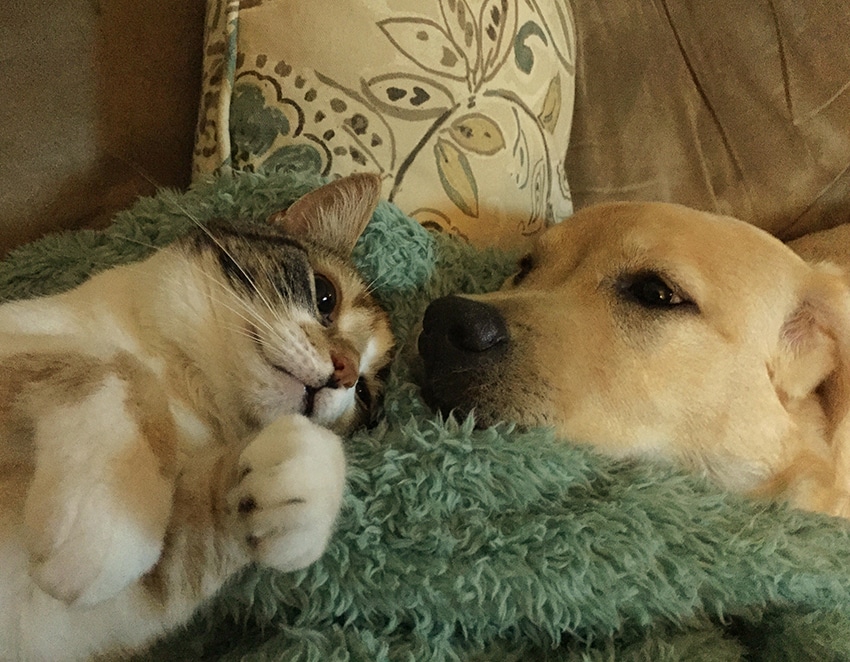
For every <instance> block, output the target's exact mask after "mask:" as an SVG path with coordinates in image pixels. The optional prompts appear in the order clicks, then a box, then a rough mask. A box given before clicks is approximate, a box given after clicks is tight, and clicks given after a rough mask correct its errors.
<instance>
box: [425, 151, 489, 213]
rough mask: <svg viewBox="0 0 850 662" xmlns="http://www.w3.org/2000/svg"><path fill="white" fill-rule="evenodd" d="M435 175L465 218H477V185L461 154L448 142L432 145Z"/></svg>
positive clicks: (467, 162) (467, 161)
mask: <svg viewBox="0 0 850 662" xmlns="http://www.w3.org/2000/svg"><path fill="white" fill-rule="evenodd" d="M434 156H435V157H436V159H437V173H438V174H439V176H440V183H441V184H442V185H443V190H445V192H446V195H448V196H449V199H450V200H451V201H452V202H453V203H454V204H455V205H456V206H457V208H458V209H460V210H461V211H462V212H463V213H464V214H466V215H467V216H471V217H473V218H478V184H477V183H476V181H475V175H474V174H473V172H472V168H471V167H470V165H469V160H468V159H467V158H466V156H465V155H464V153H463V152H461V151H460V150H459V149H458V148H457V147H456V146H455V145H453V144H452V143H450V142H449V141H448V140H444V139H442V138H438V139H437V142H436V144H435V145H434Z"/></svg>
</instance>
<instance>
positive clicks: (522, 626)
mask: <svg viewBox="0 0 850 662" xmlns="http://www.w3.org/2000/svg"><path fill="white" fill-rule="evenodd" d="M315 185H316V182H315V181H314V180H305V179H303V178H299V177H298V176H292V175H275V176H269V177H264V176H260V175H244V176H240V177H238V178H236V179H234V180H220V181H217V182H215V183H213V184H211V185H209V186H203V187H200V188H198V189H197V190H195V191H192V192H190V193H188V194H186V195H183V196H179V198H175V196H174V195H173V194H167V193H165V194H162V195H160V196H159V197H157V198H155V199H150V200H143V201H141V202H140V203H139V204H138V205H137V206H136V207H135V208H134V209H133V210H132V211H131V212H130V213H126V214H123V215H121V216H120V217H119V218H118V219H117V222H116V224H115V225H114V226H113V227H111V228H110V229H109V230H107V231H106V232H104V233H88V232H85V233H75V234H72V235H66V236H64V237H53V238H49V239H46V240H44V241H42V242H39V243H38V244H35V245H32V246H29V247H26V248H24V249H22V250H20V251H18V252H17V253H15V254H14V255H12V256H10V258H9V259H8V260H7V261H5V262H3V263H0V284H2V289H0V291H1V292H2V293H3V294H5V295H6V296H8V297H21V296H26V295H34V294H37V293H42V292H45V291H46V290H51V291H53V290H55V289H58V288H65V287H68V286H69V285H70V284H72V283H74V282H77V281H78V279H81V278H82V277H84V275H85V274H87V273H88V272H89V271H91V270H92V269H93V268H103V267H105V266H108V265H110V264H114V263H115V262H117V261H126V260H129V259H132V258H135V257H137V256H139V254H140V253H142V252H145V250H146V249H145V248H144V247H143V246H141V245H140V244H139V242H143V243H145V244H148V243H163V242H166V241H169V240H170V239H172V238H173V237H174V236H175V235H178V234H180V233H182V232H184V231H185V230H186V228H187V221H186V219H185V218H184V216H183V214H182V212H181V211H180V209H179V208H178V207H177V206H176V205H175V200H179V203H180V206H185V207H188V208H189V209H191V210H193V211H194V212H195V213H196V214H198V215H199V217H200V218H201V219H211V218H215V217H233V216H239V217H245V218H254V219H257V220H262V219H263V218H265V216H266V215H268V214H269V213H271V212H273V211H275V210H276V209H278V208H280V207H281V206H285V204H286V202H288V201H290V200H292V199H294V198H295V197H297V196H298V195H300V194H301V193H303V192H304V190H305V189H306V188H308V187H310V186H315ZM355 253H356V255H357V256H358V260H359V263H360V265H361V267H362V268H363V269H364V270H365V272H366V273H367V275H368V278H369V279H370V280H374V285H375V289H376V294H377V295H378V296H379V297H380V300H381V302H382V303H383V304H384V305H385V306H387V307H388V309H389V310H390V312H391V318H392V323H393V328H394V330H395V331H396V333H397V334H398V336H399V337H400V338H402V339H403V340H404V345H403V346H402V349H401V352H400V353H399V354H398V357H397V359H396V361H395V363H394V366H393V371H392V373H391V375H390V379H389V383H388V389H387V395H386V399H385V405H384V409H385V414H384V416H383V419H382V422H381V423H380V424H379V426H378V427H377V428H376V429H375V430H372V431H368V432H367V431H362V432H360V433H358V434H355V435H354V436H353V437H352V438H351V439H350V440H348V441H347V442H346V451H347V456H348V462H349V491H348V493H347V495H346V498H345V506H344V508H343V511H342V515H341V519H340V520H339V522H338V527H337V533H336V535H335V536H334V537H333V538H332V540H331V542H330V545H329V548H328V551H327V552H326V554H325V556H324V557H323V558H322V559H321V560H320V561H319V562H317V563H316V564H314V565H312V566H311V567H310V568H308V569H307V570H304V571H299V572H296V573H289V574H280V573H276V572H272V571H267V570H266V571H264V570H260V569H258V568H251V569H248V570H247V571H246V572H245V573H243V575H242V576H241V577H239V578H237V579H236V580H235V581H233V582H232V583H231V584H230V585H229V587H227V589H226V590H225V592H224V593H223V594H222V595H221V596H220V598H219V599H217V600H216V601H214V602H213V603H211V604H210V605H209V607H208V609H207V610H205V611H204V612H203V613H202V614H201V615H199V617H198V618H197V619H196V621H195V622H194V624H193V625H192V626H191V627H190V628H189V629H188V630H186V631H185V632H181V633H177V634H175V635H174V636H173V637H171V638H169V639H168V640H166V641H164V642H163V643H162V644H161V645H160V646H159V647H157V649H155V650H154V651H152V652H151V653H150V655H149V656H148V657H147V658H146V659H149V660H151V661H153V660H157V661H162V660H187V659H193V660H204V659H206V660H240V659H248V660H261V659H286V660H310V661H315V662H327V661H331V660H358V661H360V660H369V661H372V660H387V661H389V660H392V661H397V660H411V661H413V660H415V661H417V662H418V661H421V660H488V661H490V660H517V661H519V660H559V661H567V660H569V661H570V662H573V661H575V662H578V661H581V662H585V661H588V660H590V661H600V662H601V661H603V660H605V661H607V660H617V661H618V662H621V661H626V662H629V661H634V662H638V661H646V660H653V661H664V662H667V661H673V660H682V661H686V660H687V661H689V662H690V661H694V660H698V661H705V662H720V661H724V662H726V661H730V662H731V661H741V662H743V660H745V659H746V660H794V661H795V662H798V661H806V660H812V661H820V660H826V659H848V658H850V617H848V611H850V610H848V607H847V606H848V605H850V573H848V568H850V534H848V531H847V529H846V527H845V525H844V524H843V523H838V522H835V521H831V520H829V519H827V518H824V517H820V516H814V515H806V514H803V513H799V512H792V511H789V510H786V509H784V508H782V507H779V506H773V505H766V504H762V503H759V502H753V501H745V500H742V499H739V498H737V497H734V496H730V495H727V494H723V493H722V492H720V491H718V490H717V489H716V488H714V487H711V486H708V485H706V484H705V483H703V482H702V481H700V480H698V479H695V478H693V477H691V476H685V475H682V474H679V473H677V472H675V471H673V470H671V469H670V468H669V467H665V466H659V465H655V464H652V463H646V462H638V461H629V462H621V461H613V460H610V459H606V458H602V457H600V456H597V455H595V454H594V453H593V452H591V451H588V450H586V449H581V448H576V447H572V446H570V445H568V444H564V443H563V441H562V440H556V439H554V438H553V436H552V435H551V433H548V432H545V431H541V430H531V431H528V432H525V433H520V432H518V431H516V430H512V429H511V428H510V427H506V426H497V427H495V428H488V429H484V430H477V429H474V427H473V426H472V425H471V424H470V423H465V424H463V425H457V424H454V423H446V422H443V421H441V420H439V419H436V418H434V417H433V416H432V415H431V414H430V413H429V410H428V408H427V407H425V405H424V404H423V403H422V401H421V400H420V398H419V392H418V389H417V388H416V387H415V386H414V385H413V381H412V379H411V376H412V375H411V370H412V369H413V362H412V360H411V358H412V356H414V355H415V339H416V336H417V329H416V328H415V326H416V324H417V322H418V320H419V319H421V315H422V312H423V311H424V308H425V306H426V305H427V303H428V301H430V300H431V299H433V298H435V297H437V296H441V295H444V294H448V293H450V292H455V291H458V290H460V291H465V292H481V291H485V290H491V289H494V288H496V287H497V286H498V284H499V283H500V282H501V281H502V280H503V279H504V278H505V277H506V276H507V275H508V273H509V272H510V271H511V270H512V269H513V265H514V261H515V258H516V256H506V255H501V254H497V253H480V252H477V251H474V250H472V249H470V248H468V247H465V246H463V245H461V244H459V243H456V242H454V241H452V240H451V239H448V238H445V237H441V236H433V235H429V234H428V233H427V232H425V231H423V230H422V229H421V228H420V227H419V226H417V225H416V224H415V223H414V222H412V221H411V220H410V219H407V218H406V217H404V216H403V215H402V214H400V213H399V211H398V210H397V209H395V208H394V207H392V206H390V205H386V204H382V205H380V206H379V209H378V212H377V214H376V216H375V218H374V220H373V223H372V224H371V225H370V226H369V227H368V228H367V230H366V233H365V235H364V237H363V239H362V240H361V243H360V244H359V245H358V247H357V248H356V250H355Z"/></svg>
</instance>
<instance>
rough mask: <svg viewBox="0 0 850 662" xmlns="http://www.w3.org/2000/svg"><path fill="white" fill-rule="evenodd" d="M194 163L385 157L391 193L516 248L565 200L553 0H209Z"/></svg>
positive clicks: (569, 81)
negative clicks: (235, 0)
mask: <svg viewBox="0 0 850 662" xmlns="http://www.w3.org/2000/svg"><path fill="white" fill-rule="evenodd" d="M206 49H207V50H206V67H205V90H204V95H203V100H202V108H201V116H200V120H199V126H198V136H197V144H196V152H195V172H196V175H197V176H202V175H205V174H207V173H211V172H216V171H221V170H222V169H224V170H227V169H242V170H253V169H257V168H260V167H264V168H297V169H308V170H314V171H316V172H317V173H319V174H321V175H323V176H326V177H334V176H342V175H346V174H350V173H352V172H359V171H372V172H378V173H380V175H381V176H382V178H383V182H384V190H383V193H384V195H385V197H386V198H387V199H389V200H390V201H391V202H393V203H395V204H396V205H398V206H399V207H400V208H401V209H402V210H403V211H404V212H406V213H407V214H409V215H410V216H412V217H414V218H416V219H417V220H418V221H420V222H421V223H423V224H425V225H427V226H431V227H435V228H439V229H441V230H443V231H446V232H451V233H454V234H458V235H460V236H462V237H464V238H466V239H468V240H469V241H471V242H473V243H476V244H478V245H485V246H486V245H493V246H499V247H502V248H516V247H518V246H521V245H522V244H524V243H525V242H526V241H527V240H528V239H529V238H530V237H531V236H533V235H534V234H536V233H537V232H538V231H540V230H541V229H542V228H543V227H544V226H545V225H546V224H547V223H551V222H553V221H557V220H560V219H561V218H563V217H564V216H567V215H569V214H570V213H571V211H572V205H571V199H570V192H569V187H568V184H567V181H566V178H565V174H564V158H565V155H566V151H567V145H568V142H569V133H570V124H571V120H572V110H573V99H574V80H575V79H574V74H575V66H574V65H575V33H574V26H573V21H572V14H571V12H570V8H569V6H568V4H566V3H565V2H563V1H562V0H485V1H477V0H391V1H390V0H387V1H386V2H377V1H375V2H369V1H368V0H311V1H309V2H307V1H306V0H305V1H296V0H243V1H242V2H233V1H232V0H231V1H230V2H226V0H210V2H209V7H208V17H207V35H206Z"/></svg>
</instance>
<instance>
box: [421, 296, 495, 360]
mask: <svg viewBox="0 0 850 662" xmlns="http://www.w3.org/2000/svg"><path fill="white" fill-rule="evenodd" d="M508 338H509V336H508V329H507V326H506V325H505V319H504V317H502V314H501V313H500V312H499V311H498V310H497V309H496V308H495V307H493V306H491V305H489V304H486V303H482V302H480V301H473V300H472V299H466V298H463V297H458V296H447V297H442V298H440V299H435V300H434V301H432V302H431V304H430V305H429V306H428V308H427V310H426V311H425V317H424V318H423V320H422V334H421V335H420V336H419V353H420V354H421V355H422V357H423V358H424V359H425V361H426V363H427V362H429V360H432V361H436V362H438V363H443V362H447V363H449V364H451V363H453V362H457V361H460V362H462V363H466V362H474V361H477V360H479V359H481V358H484V356H485V355H487V356H490V355H491V353H493V352H495V351H497V350H500V349H503V347H504V345H505V344H506V343H507V341H508Z"/></svg>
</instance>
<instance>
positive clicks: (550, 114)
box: [537, 74, 561, 133]
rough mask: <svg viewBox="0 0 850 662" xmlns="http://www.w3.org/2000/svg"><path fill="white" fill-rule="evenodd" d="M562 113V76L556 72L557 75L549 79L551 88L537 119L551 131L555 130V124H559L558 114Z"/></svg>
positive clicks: (547, 92)
mask: <svg viewBox="0 0 850 662" xmlns="http://www.w3.org/2000/svg"><path fill="white" fill-rule="evenodd" d="M560 114H561V76H560V74H555V77H554V78H553V79H552V80H551V81H549V89H548V90H547V91H546V97H545V98H544V99H543V107H542V108H541V110H540V112H539V113H538V115H537V119H539V120H540V123H541V124H542V125H543V128H544V129H546V130H547V131H548V132H549V133H554V132H555V126H556V125H557V124H558V116H559V115H560Z"/></svg>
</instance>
